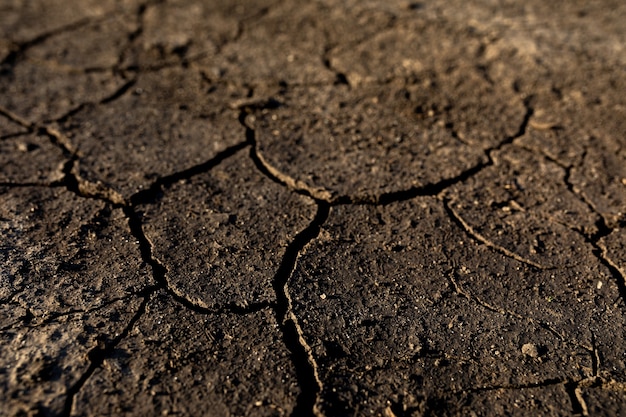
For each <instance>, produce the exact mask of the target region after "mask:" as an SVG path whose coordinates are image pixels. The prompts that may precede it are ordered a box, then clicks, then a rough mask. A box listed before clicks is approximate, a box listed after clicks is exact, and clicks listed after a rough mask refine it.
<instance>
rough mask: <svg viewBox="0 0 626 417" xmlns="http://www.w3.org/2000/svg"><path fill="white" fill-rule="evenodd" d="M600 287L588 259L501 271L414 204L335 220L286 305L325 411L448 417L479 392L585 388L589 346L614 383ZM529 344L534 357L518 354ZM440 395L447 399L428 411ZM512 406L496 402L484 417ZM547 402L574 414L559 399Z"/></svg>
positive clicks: (614, 360)
mask: <svg viewBox="0 0 626 417" xmlns="http://www.w3.org/2000/svg"><path fill="white" fill-rule="evenodd" d="M563 238H564V239H567V237H566V236H564V237H563ZM586 250H587V251H588V252H589V253H591V252H592V250H593V248H592V247H590V246H589V245H588V246H587V247H586ZM556 256H558V255H556ZM601 275H604V278H603V279H604V280H605V285H604V286H602V287H601V288H598V287H597V285H596V282H597V277H598V276H601ZM607 279H609V271H607V270H606V268H603V267H601V266H598V262H597V259H594V258H593V257H592V256H589V257H588V258H583V259H581V262H580V263H579V264H577V265H573V266H571V267H570V268H568V269H563V270H562V271H561V272H560V273H559V274H551V273H550V272H549V271H538V270H536V269H535V268H533V267H529V266H527V265H525V264H523V263H521V262H518V261H516V260H513V259H510V258H507V257H505V256H503V255H501V254H500V253H498V252H495V251H493V250H491V249H490V248H488V247H486V246H485V245H481V244H480V243H477V242H475V241H474V240H473V239H472V238H471V237H469V236H468V235H467V234H466V233H465V232H464V230H463V229H462V228H461V227H459V226H458V225H456V224H455V222H454V221H453V220H452V219H451V218H450V217H449V215H448V213H447V212H446V210H445V208H444V206H443V204H442V203H441V202H440V201H438V200H437V199H434V198H417V199H413V200H409V201H406V202H400V203H393V204H389V205H386V206H384V207H371V206H356V207H355V206H337V207H333V208H332V209H331V212H330V217H329V219H328V221H327V222H326V223H325V225H324V226H323V227H322V231H321V233H320V236H319V237H318V238H317V239H316V240H314V241H313V242H311V243H310V244H309V245H308V246H307V248H306V249H305V253H303V254H302V255H301V257H300V258H299V260H298V265H297V266H296V270H295V271H294V274H293V277H292V278H291V280H290V282H289V292H290V294H291V298H292V300H293V309H294V312H295V314H296V317H298V318H299V324H300V327H301V328H302V331H303V333H304V338H305V340H306V341H307V343H308V345H309V346H311V349H312V356H313V358H314V359H315V361H316V364H317V369H318V374H319V376H320V379H321V381H322V386H323V391H322V393H321V406H322V408H323V409H324V410H325V411H326V412H327V414H328V415H343V414H346V415H350V414H352V413H353V412H355V410H356V409H355V408H354V407H355V405H356V404H358V405H360V406H362V405H364V404H366V405H367V410H371V411H370V412H371V414H373V415H382V414H383V412H384V409H385V407H387V404H389V403H392V404H393V403H396V404H398V403H400V402H402V401H405V402H406V403H405V406H406V407H408V408H413V409H420V407H421V408H426V409H428V408H429V407H435V408H436V407H445V408H448V409H450V410H452V408H453V406H454V404H455V402H457V401H458V400H460V399H462V398H463V396H464V395H466V394H465V393H468V392H471V391H473V390H475V389H477V388H478V389H480V390H483V389H491V387H505V386H526V385H535V384H537V385H541V384H542V382H543V381H547V380H562V381H567V380H572V379H580V378H586V377H591V376H592V375H593V372H594V361H595V357H596V356H595V355H596V352H593V348H594V347H595V348H596V349H597V350H598V352H599V353H598V354H599V355H600V357H602V362H601V363H600V364H599V365H598V367H599V369H598V371H599V372H609V373H613V374H615V375H619V374H620V373H621V372H623V371H624V369H626V367H625V364H624V358H623V357H622V352H623V350H624V337H623V336H624V318H623V315H622V313H621V310H620V308H619V306H618V305H616V304H615V300H616V299H619V290H618V288H617V286H616V285H615V282H612V281H611V280H610V279H609V280H607ZM512 294H515V297H513V296H512ZM594 343H595V346H594ZM526 344H535V345H536V346H537V347H538V348H537V349H538V352H537V353H538V355H537V357H529V356H527V355H525V354H524V353H523V352H522V347H523V346H524V345H526ZM401 393H410V394H411V397H409V396H407V394H404V395H403V396H401V395H400V394H401ZM442 393H449V394H450V395H449V397H450V398H447V399H446V398H442V401H443V403H441V404H440V405H439V406H438V405H437V404H438V402H437V398H440V396H441V395H442ZM521 398H524V394H523V393H518V395H511V396H502V397H499V398H494V400H495V404H494V406H497V407H504V408H510V407H513V406H514V404H515V401H516V400H517V399H521ZM409 400H410V401H409ZM444 400H445V401H444ZM555 402H556V404H558V406H559V407H560V408H562V409H564V410H568V409H569V407H570V402H569V397H568V396H567V394H566V393H565V391H559V393H558V395H557V397H556V398H555ZM542 407H543V406H542V405H541V404H535V405H534V406H533V408H536V409H538V410H541V409H542ZM362 409H363V408H360V409H359V412H360V411H361V410H362ZM437 412H438V413H441V409H439V408H437Z"/></svg>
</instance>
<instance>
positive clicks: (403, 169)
mask: <svg viewBox="0 0 626 417" xmlns="http://www.w3.org/2000/svg"><path fill="white" fill-rule="evenodd" d="M277 101H278V102H279V103H281V104H280V105H279V106H278V107H277V108H276V109H272V110H264V111H262V112H259V114H258V115H256V120H255V121H254V128H255V130H256V133H257V142H258V154H259V156H260V158H261V159H262V161H263V163H264V164H266V166H267V167H268V169H269V170H270V171H271V172H273V173H274V174H275V175H276V176H278V177H279V178H280V179H281V180H283V181H284V182H286V183H287V184H289V185H292V186H293V187H295V188H301V189H305V190H308V191H309V192H310V193H312V194H313V195H315V196H317V197H319V198H323V199H327V200H336V199H340V198H342V197H343V198H348V199H351V200H353V201H360V200H365V201H375V200H377V199H378V198H379V197H380V196H381V195H382V194H385V193H393V192H399V191H404V190H409V189H412V188H418V187H428V186H432V185H435V184H438V183H440V182H442V181H445V180H448V179H451V178H454V177H456V176H458V175H461V174H462V173H463V172H464V171H466V170H469V169H471V168H473V167H475V166H477V165H479V164H481V163H484V162H485V161H486V156H485V155H484V153H483V151H482V150H481V149H480V148H477V147H475V146H469V145H466V144H465V143H463V142H461V141H460V140H459V139H458V138H455V137H454V135H453V134H452V132H450V131H449V130H447V129H446V127H445V125H444V124H443V123H442V122H441V121H439V120H433V119H428V118H427V119H423V118H421V116H420V115H417V114H416V113H415V112H414V111H413V108H414V107H413V105H414V103H412V101H411V98H410V92H409V91H408V90H406V89H405V88H402V87H399V88H390V87H389V86H385V87H370V88H361V89H359V90H349V89H348V88H347V87H346V86H328V87H302V88H293V89H289V90H287V91H286V92H285V93H284V96H279V97H277Z"/></svg>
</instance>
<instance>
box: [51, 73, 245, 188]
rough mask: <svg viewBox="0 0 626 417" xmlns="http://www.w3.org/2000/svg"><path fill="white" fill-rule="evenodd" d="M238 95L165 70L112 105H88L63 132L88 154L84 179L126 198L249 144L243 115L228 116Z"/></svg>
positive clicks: (195, 76)
mask: <svg viewBox="0 0 626 417" xmlns="http://www.w3.org/2000/svg"><path fill="white" fill-rule="evenodd" d="M240 93H241V91H239V90H234V89H229V87H223V86H220V87H215V86H210V85H207V84H206V83H205V81H203V80H202V78H201V76H200V75H199V74H198V73H195V72H191V71H185V70H181V69H164V70H162V71H159V72H155V73H146V74H143V75H141V76H140V77H139V80H138V81H137V83H136V84H135V85H134V86H133V87H132V90H131V91H129V92H128V93H127V94H125V95H124V96H122V97H120V98H118V99H117V100H116V101H115V102H114V103H110V105H99V106H98V105H93V106H86V107H85V108H84V109H83V110H82V111H80V112H78V113H77V114H75V115H73V116H72V117H70V118H69V119H68V120H67V121H66V122H65V123H64V125H63V130H64V131H65V132H66V133H67V135H68V136H71V137H72V140H73V141H74V142H75V143H76V146H77V147H78V148H79V149H80V151H81V153H82V155H83V157H82V158H81V161H80V162H81V165H80V166H81V168H82V169H84V172H81V176H83V177H85V178H86V179H88V180H91V181H94V182H95V181H96V180H102V181H103V182H105V183H106V184H107V185H109V186H111V187H112V188H114V189H116V190H118V191H119V192H120V193H121V194H122V195H124V197H126V198H128V197H130V196H131V195H132V194H134V193H135V192H137V191H140V190H142V189H145V188H148V187H149V186H150V185H151V184H152V182H153V181H154V180H155V179H156V178H158V177H162V176H166V175H169V174H172V173H175V172H180V171H183V170H185V169H188V168H191V167H193V166H195V165H199V164H202V163H204V162H206V161H207V160H210V159H212V158H214V157H215V156H216V155H217V154H218V153H220V152H221V151H224V150H225V149H226V148H228V147H229V146H232V145H235V144H237V143H240V142H243V141H244V140H245V134H244V130H243V127H242V126H241V125H240V124H239V122H238V120H237V114H235V113H234V112H231V111H224V110H223V109H224V108H226V104H225V103H228V102H229V101H232V100H233V99H234V98H238V97H240V95H239V94H240Z"/></svg>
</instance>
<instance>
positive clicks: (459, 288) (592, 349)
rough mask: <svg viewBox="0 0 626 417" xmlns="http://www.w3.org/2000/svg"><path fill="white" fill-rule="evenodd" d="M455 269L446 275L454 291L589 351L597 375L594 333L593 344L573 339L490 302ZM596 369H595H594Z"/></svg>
mask: <svg viewBox="0 0 626 417" xmlns="http://www.w3.org/2000/svg"><path fill="white" fill-rule="evenodd" d="M447 257H448V258H449V259H450V258H451V257H450V256H447ZM454 268H455V270H453V271H452V272H450V273H449V274H446V276H447V277H448V279H449V280H450V283H451V284H452V287H453V288H454V291H455V292H456V293H457V294H459V295H461V296H463V297H465V298H466V299H468V300H469V301H472V302H475V303H476V304H478V305H479V306H481V307H483V308H484V309H486V310H489V311H491V312H494V313H497V314H502V315H505V316H509V317H514V318H516V319H518V320H523V321H526V322H527V323H529V324H530V325H533V326H538V327H541V328H542V329H545V330H547V331H549V332H550V333H552V334H553V335H554V336H556V337H557V338H558V339H559V340H561V341H562V342H564V343H567V344H570V345H572V346H576V347H578V348H580V349H583V350H585V351H587V352H588V353H589V354H590V355H591V359H592V360H591V362H592V374H594V375H596V373H597V369H598V364H599V363H600V358H599V356H598V355H599V353H598V351H597V349H596V347H595V338H594V335H593V334H592V340H591V346H588V345H585V344H583V343H581V342H579V341H577V340H574V339H572V338H571V337H567V336H566V335H564V334H561V333H559V331H558V330H556V329H555V328H554V327H552V326H551V325H550V324H548V323H546V322H543V321H541V320H535V319H534V318H532V317H528V316H524V315H522V314H518V313H516V312H515V311H512V310H507V309H505V308H502V307H498V306H496V305H494V304H490V303H488V302H486V301H485V300H483V299H482V298H480V297H478V296H476V295H474V294H472V293H471V292H469V291H466V290H465V289H464V288H463V286H462V285H461V284H459V283H458V282H457V279H456V277H457V272H456V265H454ZM594 369H595V371H594Z"/></svg>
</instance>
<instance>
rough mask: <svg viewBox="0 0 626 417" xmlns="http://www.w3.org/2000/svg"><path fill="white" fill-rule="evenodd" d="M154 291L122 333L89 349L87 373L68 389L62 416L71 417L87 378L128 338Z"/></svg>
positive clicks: (143, 301) (146, 297)
mask: <svg viewBox="0 0 626 417" xmlns="http://www.w3.org/2000/svg"><path fill="white" fill-rule="evenodd" d="M153 293H154V290H152V291H150V292H148V293H147V294H146V295H145V296H144V298H143V300H142V301H141V304H140V305H139V308H138V309H137V311H136V312H135V314H134V316H133V317H132V318H131V319H130V321H129V322H128V324H127V325H126V327H124V329H123V330H122V332H121V333H120V334H118V335H117V336H115V337H114V338H113V339H112V340H111V341H109V342H106V343H103V344H102V345H99V346H96V347H94V348H93V349H91V350H90V351H89V353H88V354H87V357H88V359H89V361H90V363H89V367H88V368H87V370H86V371H85V373H83V374H82V376H81V377H80V378H79V379H78V381H76V383H74V385H72V386H71V387H69V388H68V389H67V392H66V395H67V397H66V398H65V405H64V407H63V410H62V411H61V413H60V416H63V417H69V416H70V415H71V414H72V409H73V408H74V399H75V397H76V395H77V394H78V393H79V392H80V390H81V389H82V388H83V386H84V385H85V383H86V382H87V380H88V379H89V378H90V377H91V376H92V375H93V373H94V372H95V371H96V369H98V368H100V367H101V366H102V364H103V363H104V361H105V360H106V359H107V358H108V357H110V356H111V354H112V353H113V351H114V349H115V348H116V347H117V345H118V344H119V343H120V342H121V341H122V340H123V339H124V338H126V336H128V334H129V333H130V331H131V330H132V328H133V327H134V326H135V323H137V322H138V321H139V319H140V318H141V317H142V316H143V315H144V313H145V312H146V307H147V305H148V302H149V301H150V298H151V296H152V294H153Z"/></svg>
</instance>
